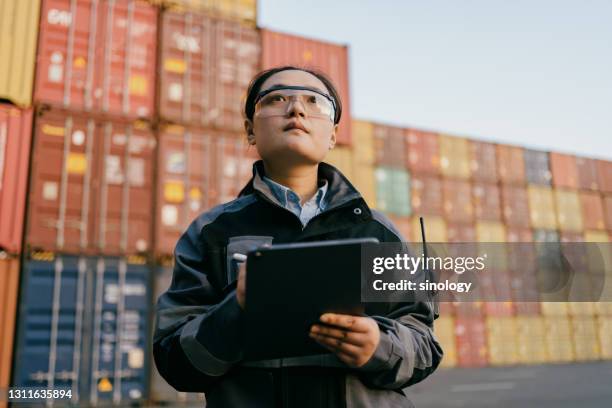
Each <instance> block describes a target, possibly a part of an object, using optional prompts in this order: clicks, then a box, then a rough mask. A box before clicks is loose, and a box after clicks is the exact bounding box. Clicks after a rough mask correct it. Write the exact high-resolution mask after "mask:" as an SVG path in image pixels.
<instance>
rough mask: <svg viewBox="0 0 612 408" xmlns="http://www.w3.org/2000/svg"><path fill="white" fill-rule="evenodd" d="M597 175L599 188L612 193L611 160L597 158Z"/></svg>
mask: <svg viewBox="0 0 612 408" xmlns="http://www.w3.org/2000/svg"><path fill="white" fill-rule="evenodd" d="M597 177H598V181H599V189H600V190H601V191H603V192H604V193H612V161H606V160H597Z"/></svg>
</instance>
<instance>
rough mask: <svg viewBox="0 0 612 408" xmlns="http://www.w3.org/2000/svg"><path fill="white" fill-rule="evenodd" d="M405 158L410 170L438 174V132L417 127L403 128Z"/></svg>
mask: <svg viewBox="0 0 612 408" xmlns="http://www.w3.org/2000/svg"><path fill="white" fill-rule="evenodd" d="M405 135H406V144H405V149H406V151H405V154H404V156H405V158H406V159H407V165H408V168H409V169H410V171H411V172H413V173H415V174H417V173H424V174H434V175H436V174H440V143H439V139H438V134H437V133H433V132H427V131H422V130H417V129H405Z"/></svg>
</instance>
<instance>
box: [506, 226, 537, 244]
mask: <svg viewBox="0 0 612 408" xmlns="http://www.w3.org/2000/svg"><path fill="white" fill-rule="evenodd" d="M506 242H533V235H532V233H531V229H529V228H515V227H508V226H506Z"/></svg>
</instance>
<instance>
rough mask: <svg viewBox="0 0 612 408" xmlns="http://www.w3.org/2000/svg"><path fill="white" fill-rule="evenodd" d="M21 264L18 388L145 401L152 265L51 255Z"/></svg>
mask: <svg viewBox="0 0 612 408" xmlns="http://www.w3.org/2000/svg"><path fill="white" fill-rule="evenodd" d="M24 266H25V267H24V271H23V278H22V285H21V287H22V289H21V296H20V305H19V317H20V319H19V322H18V336H17V339H16V348H15V365H14V369H15V372H14V375H13V386H15V387H38V388H46V389H69V390H70V391H71V393H72V398H71V399H70V404H77V405H89V404H91V405H93V406H96V405H106V404H111V403H112V404H114V405H124V406H127V405H130V404H134V403H138V402H143V401H144V400H146V399H147V393H148V389H147V378H148V370H149V363H150V362H149V361H148V359H147V358H146V356H147V355H148V351H149V331H150V329H149V314H150V304H151V300H150V295H151V292H150V283H149V282H150V281H149V279H150V276H151V271H150V270H149V267H147V266H146V265H144V264H142V260H138V259H131V260H128V259H126V258H114V257H82V256H79V257H73V256H56V255H54V254H52V253H42V254H36V256H35V257H34V258H33V259H32V260H28V261H27V262H26V264H25V265H24ZM66 402H68V401H67V400H66ZM56 403H57V405H61V404H62V401H60V400H57V401H56ZM64 405H68V404H67V403H64Z"/></svg>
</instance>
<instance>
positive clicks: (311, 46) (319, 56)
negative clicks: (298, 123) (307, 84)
mask: <svg viewBox="0 0 612 408" xmlns="http://www.w3.org/2000/svg"><path fill="white" fill-rule="evenodd" d="M261 43H262V48H261V51H262V57H261V60H262V68H263V69H267V68H272V67H277V66H282V65H298V66H307V67H313V68H316V69H318V70H320V71H323V72H324V73H326V74H327V75H328V76H329V77H330V78H331V80H332V81H333V83H334V85H335V86H336V88H337V89H338V92H339V94H340V98H341V99H342V118H341V120H340V124H339V128H338V134H337V141H338V143H340V144H351V114H350V112H351V106H350V105H351V101H350V94H349V69H348V64H349V62H348V47H347V46H345V45H338V44H331V43H327V42H322V41H317V40H312V39H307V38H303V37H298V36H294V35H289V34H284V33H279V32H274V31H271V30H268V29H261Z"/></svg>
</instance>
